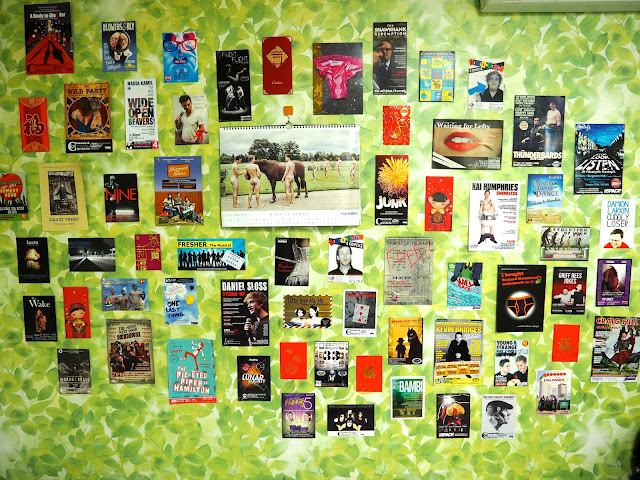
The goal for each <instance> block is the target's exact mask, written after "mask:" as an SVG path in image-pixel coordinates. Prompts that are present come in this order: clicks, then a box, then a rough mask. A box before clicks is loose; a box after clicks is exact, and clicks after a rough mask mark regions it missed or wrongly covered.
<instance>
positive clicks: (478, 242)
mask: <svg viewBox="0 0 640 480" xmlns="http://www.w3.org/2000/svg"><path fill="white" fill-rule="evenodd" d="M519 211H520V184H519V183H517V182H473V181H472V182H471V191H470V193H469V251H470V252H471V251H505V250H515V249H516V245H517V243H518V215H519Z"/></svg>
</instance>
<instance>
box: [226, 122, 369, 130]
mask: <svg viewBox="0 0 640 480" xmlns="http://www.w3.org/2000/svg"><path fill="white" fill-rule="evenodd" d="M358 126H359V125H356V124H355V123H351V124H335V125H293V128H294V129H296V128H353V127H358ZM283 129H284V130H286V129H287V126H286V125H248V126H246V127H220V130H283Z"/></svg>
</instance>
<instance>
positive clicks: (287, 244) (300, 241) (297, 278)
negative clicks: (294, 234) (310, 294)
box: [274, 237, 311, 287]
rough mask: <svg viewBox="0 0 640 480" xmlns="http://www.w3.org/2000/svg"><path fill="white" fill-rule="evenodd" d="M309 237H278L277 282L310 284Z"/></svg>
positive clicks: (292, 284) (302, 285)
mask: <svg viewBox="0 0 640 480" xmlns="http://www.w3.org/2000/svg"><path fill="white" fill-rule="evenodd" d="M310 244H311V243H310V241H309V239H308V238H279V237H278V238H276V247H275V258H274V265H275V277H274V278H275V284H276V285H283V286H289V287H308V286H309V254H310Z"/></svg>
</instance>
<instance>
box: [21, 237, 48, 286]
mask: <svg viewBox="0 0 640 480" xmlns="http://www.w3.org/2000/svg"><path fill="white" fill-rule="evenodd" d="M16 254H17V257H18V281H19V283H49V282H50V280H51V277H50V274H49V242H48V239H47V238H46V237H30V238H21V237H18V238H16Z"/></svg>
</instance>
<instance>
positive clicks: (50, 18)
mask: <svg viewBox="0 0 640 480" xmlns="http://www.w3.org/2000/svg"><path fill="white" fill-rule="evenodd" d="M24 43H25V47H26V54H27V57H26V62H25V63H26V69H27V75H41V74H51V73H53V74H57V73H73V38H72V36H71V4H70V3H69V2H64V3H51V4H39V5H25V6H24Z"/></svg>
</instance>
